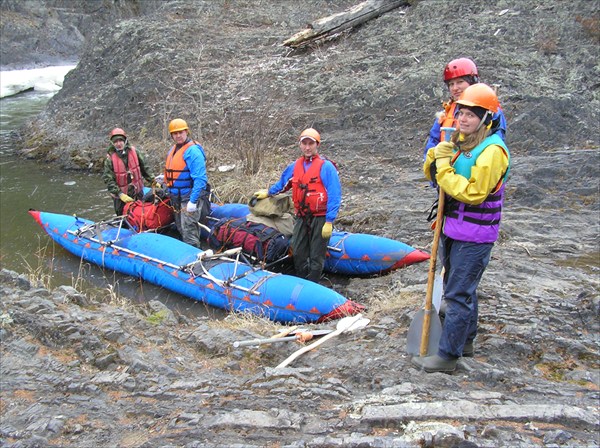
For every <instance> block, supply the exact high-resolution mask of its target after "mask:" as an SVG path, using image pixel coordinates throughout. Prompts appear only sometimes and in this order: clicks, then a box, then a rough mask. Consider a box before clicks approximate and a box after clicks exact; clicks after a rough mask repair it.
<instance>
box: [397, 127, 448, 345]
mask: <svg viewBox="0 0 600 448" xmlns="http://www.w3.org/2000/svg"><path fill="white" fill-rule="evenodd" d="M442 131H445V133H446V141H448V140H450V135H451V133H452V132H453V131H455V129H454V128H446V127H444V128H442ZM438 188H439V186H438ZM445 198H446V197H445V195H444V191H443V190H442V189H441V188H439V196H438V209H437V216H436V219H435V231H434V233H433V245H432V247H431V256H430V257H429V273H428V277H427V293H426V295H425V308H424V309H422V310H419V312H418V313H417V314H416V315H415V317H414V318H413V321H412V322H411V323H410V327H409V328H408V336H407V337H406V345H407V346H406V351H407V352H408V353H409V354H411V355H418V356H427V355H428V354H435V353H437V349H438V347H439V344H440V337H441V336H442V323H441V322H440V318H439V316H438V315H437V313H436V312H435V309H434V308H433V306H432V304H433V289H434V285H435V277H436V275H435V274H436V264H437V252H438V246H439V242H440V235H441V233H442V220H443V218H444V202H445ZM438 290H439V294H440V301H441V294H442V288H441V287H439V288H438Z"/></svg>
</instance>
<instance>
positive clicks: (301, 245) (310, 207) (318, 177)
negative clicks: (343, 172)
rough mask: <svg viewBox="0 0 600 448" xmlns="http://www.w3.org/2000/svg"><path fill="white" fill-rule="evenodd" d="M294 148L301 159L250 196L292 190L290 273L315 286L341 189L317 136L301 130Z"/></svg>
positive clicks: (257, 196) (308, 130)
mask: <svg viewBox="0 0 600 448" xmlns="http://www.w3.org/2000/svg"><path fill="white" fill-rule="evenodd" d="M298 144H299V146H300V151H301V152H302V156H300V158H298V159H297V160H295V161H294V162H292V163H291V164H289V165H288V166H287V167H286V169H285V170H284V171H283V173H282V174H281V178H280V179H279V181H278V182H277V183H276V184H274V185H272V186H271V187H270V188H269V189H268V190H260V191H257V192H256V193H254V196H255V197H256V198H258V199H264V198H266V197H268V196H274V195H276V194H278V193H282V192H284V191H288V190H289V189H290V188H291V189H292V200H293V201H294V208H295V210H296V219H295V220H294V232H293V234H292V240H291V245H292V253H293V256H294V269H295V271H296V275H297V276H298V277H303V278H306V279H308V280H311V281H313V282H318V281H319V279H320V278H321V273H322V272H323V266H324V265H325V254H326V253H327V244H328V243H329V237H331V233H332V231H333V221H334V220H335V218H336V217H337V214H338V211H339V209H340V203H341V199H342V187H341V183H340V177H339V174H338V171H337V168H336V167H335V165H334V164H333V162H331V161H330V160H327V159H326V158H324V157H322V156H320V155H319V146H321V135H320V134H319V132H317V131H316V130H315V129H313V128H308V129H305V130H304V131H302V133H301V134H300V138H299V139H298Z"/></svg>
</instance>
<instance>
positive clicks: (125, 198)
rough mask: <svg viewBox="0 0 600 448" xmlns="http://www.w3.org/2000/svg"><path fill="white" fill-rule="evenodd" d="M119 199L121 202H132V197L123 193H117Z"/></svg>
mask: <svg viewBox="0 0 600 448" xmlns="http://www.w3.org/2000/svg"><path fill="white" fill-rule="evenodd" d="M119 199H120V200H121V201H123V202H133V198H132V197H131V196H128V195H126V194H125V193H119Z"/></svg>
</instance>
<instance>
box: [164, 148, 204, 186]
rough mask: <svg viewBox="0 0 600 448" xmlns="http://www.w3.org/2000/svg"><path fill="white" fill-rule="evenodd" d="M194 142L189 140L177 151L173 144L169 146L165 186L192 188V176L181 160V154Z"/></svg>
mask: <svg viewBox="0 0 600 448" xmlns="http://www.w3.org/2000/svg"><path fill="white" fill-rule="evenodd" d="M196 144H197V143H196V142H195V141H193V140H190V141H189V142H187V143H186V144H185V145H183V146H182V147H181V148H179V149H178V150H177V151H175V145H174V146H172V147H171V150H170V151H169V155H167V162H166V164H165V182H166V183H167V187H169V188H177V189H184V188H192V186H193V181H192V176H191V175H190V170H189V168H188V166H187V164H186V163H185V160H183V155H184V154H185V152H186V151H187V149H188V148H189V147H190V146H193V145H196Z"/></svg>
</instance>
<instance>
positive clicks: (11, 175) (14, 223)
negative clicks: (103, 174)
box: [0, 91, 223, 317]
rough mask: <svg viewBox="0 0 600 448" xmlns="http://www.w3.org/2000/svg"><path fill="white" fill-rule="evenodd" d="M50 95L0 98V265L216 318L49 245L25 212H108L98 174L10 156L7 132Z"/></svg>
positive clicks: (51, 281) (91, 215)
mask: <svg viewBox="0 0 600 448" xmlns="http://www.w3.org/2000/svg"><path fill="white" fill-rule="evenodd" d="M51 96H52V94H48V93H38V92H35V91H31V92H25V93H22V94H19V95H15V96H11V97H5V98H2V99H0V265H1V266H2V267H3V268H6V269H11V270H13V271H17V272H19V273H23V274H28V275H30V276H32V277H36V278H39V279H42V280H43V282H44V284H46V285H48V286H51V287H56V286H59V285H69V286H77V288H78V289H80V290H82V291H83V292H85V293H87V294H90V295H93V296H96V297H97V296H107V295H108V294H109V293H111V292H114V293H116V294H118V296H119V297H120V298H126V299H128V300H131V301H132V302H137V303H143V302H147V301H149V300H153V299H156V300H160V301H161V302H162V303H164V304H165V305H167V306H168V307H169V308H171V309H173V310H176V311H178V312H180V313H182V314H186V315H209V316H210V317H220V316H222V315H223V313H222V312H221V311H220V310H216V309H214V308H209V307H207V306H205V305H204V304H201V303H198V302H196V301H194V300H192V299H189V298H186V297H183V296H180V295H178V294H174V293H171V292H170V291H167V290H165V289H162V288H160V287H157V286H154V285H152V284H149V283H145V282H141V281H140V280H139V279H135V278H133V277H129V276H124V275H121V274H118V273H115V272H112V271H108V270H103V269H101V268H99V267H97V266H94V265H89V264H88V263H85V262H82V261H81V260H79V259H78V258H77V257H75V256H73V255H71V254H70V253H68V252H66V251H65V250H63V249H62V248H60V247H59V246H57V245H55V244H54V243H52V242H51V240H50V238H49V237H48V236H47V235H46V234H45V233H44V232H43V231H42V229H41V228H40V227H39V226H38V225H37V224H36V223H35V221H34V220H33V219H32V218H31V216H30V215H29V213H27V212H28V210H29V209H37V210H43V211H49V212H55V213H65V214H77V215H78V216H81V217H84V218H88V219H92V220H94V221H97V220H102V219H106V218H110V217H113V216H114V209H113V205H112V199H111V198H110V197H109V195H108V193H107V191H106V187H105V185H104V183H103V182H102V179H101V178H100V173H93V174H89V173H84V172H73V171H69V172H66V171H60V170H58V169H57V168H55V167H52V166H48V165H44V164H40V163H39V162H35V161H32V160H26V159H23V158H21V157H17V156H15V154H14V151H13V150H12V147H11V145H12V144H11V134H12V133H13V131H14V130H16V129H18V128H19V127H20V126H21V125H23V124H24V123H25V122H26V120H28V119H29V118H31V117H33V116H35V115H36V114H37V113H39V112H40V111H41V110H43V108H44V107H45V105H46V104H47V102H48V101H49V99H50V98H51ZM13 135H14V134H13Z"/></svg>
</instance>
